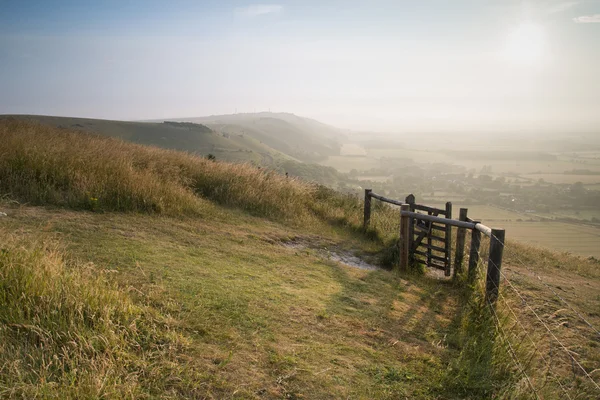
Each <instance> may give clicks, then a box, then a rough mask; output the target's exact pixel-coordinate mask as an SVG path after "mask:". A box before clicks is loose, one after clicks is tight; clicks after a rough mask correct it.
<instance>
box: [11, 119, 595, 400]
mask: <svg viewBox="0 0 600 400" xmlns="http://www.w3.org/2000/svg"><path fill="white" fill-rule="evenodd" d="M0 137H1V138H2V140H3V143H5V144H6V145H5V146H3V147H2V148H1V149H0V176H1V177H2V178H1V179H2V180H0V194H2V198H3V199H4V200H0V209H1V210H2V211H3V212H6V213H7V214H8V216H5V217H0V237H2V238H3V242H2V244H1V250H0V306H1V307H0V350H1V351H0V397H3V398H73V399H75V398H136V399H138V398H141V399H144V398H148V399H150V398H165V399H168V398H199V399H200V398H202V399H204V398H242V399H255V398H272V399H277V398H359V399H363V398H364V399H370V398H383V399H385V398H389V399H396V398H421V399H430V398H477V399H479V398H499V397H502V398H511V397H512V398H527V396H528V395H529V394H528V392H527V388H526V387H524V386H523V379H522V377H521V376H520V375H519V373H518V371H517V370H515V368H514V367H512V366H511V364H510V361H511V360H510V358H509V355H508V354H507V352H506V349H505V348H503V347H502V346H501V345H500V344H499V343H498V341H497V338H498V336H497V331H495V330H494V329H492V328H493V327H494V325H493V324H491V323H489V318H490V315H489V313H488V314H486V310H487V308H486V307H485V306H482V302H481V296H480V293H481V290H480V288H477V287H475V288H471V289H469V290H467V289H465V287H464V283H461V282H460V281H457V282H452V281H444V280H437V279H432V278H431V277H429V276H427V275H419V274H416V273H402V274H399V273H398V272H397V271H390V270H385V269H377V270H360V269H356V268H352V267H350V266H347V265H344V264H340V263H337V262H334V261H332V260H331V259H330V257H329V256H328V254H329V252H331V251H334V252H336V253H342V254H359V255H361V256H363V257H369V256H371V258H375V256H376V255H380V254H382V250H384V249H385V248H386V246H389V245H391V244H393V243H394V241H395V239H396V237H395V235H396V233H395V228H394V226H395V224H396V222H395V221H396V220H397V219H396V218H397V210H396V209H395V208H392V207H388V206H384V205H381V204H379V205H377V202H375V203H374V205H373V213H372V229H371V230H370V231H369V232H367V235H365V234H364V233H363V232H361V227H360V224H361V222H362V205H361V202H360V201H359V200H358V199H357V198H355V197H352V196H346V195H342V194H339V193H337V192H335V191H333V190H331V189H327V188H325V187H322V186H317V185H314V184H310V183H306V182H302V181H298V180H294V179H287V178H285V177H283V176H280V175H277V174H275V173H272V172H267V171H264V170H260V169H258V168H255V167H251V166H248V165H232V164H226V163H221V162H212V161H208V160H205V159H202V158H199V157H194V156H190V155H187V154H183V153H177V152H173V151H167V150H160V149H155V148H147V147H143V146H138V145H133V144H127V143H124V142H122V141H119V140H116V139H107V138H98V137H94V136H87V135H83V134H78V133H70V132H66V131H63V130H56V129H51V128H45V127H42V126H39V125H32V124H27V123H23V122H15V121H5V122H3V123H2V125H0ZM32 143H35V146H34V145H32ZM107 160H109V161H107ZM117 178H118V179H117ZM91 198H94V199H97V200H94V201H93V202H91V200H90V199H91ZM11 199H12V200H11ZM38 205H39V206H38ZM40 206H42V207H40ZM484 247H485V246H484ZM389 248H390V249H393V247H391V246H390V247H389ZM508 248H509V249H510V250H507V256H506V267H505V271H507V273H509V274H511V276H513V277H514V280H515V282H516V284H517V285H518V287H519V288H520V289H521V290H523V291H524V293H526V294H527V295H528V296H530V297H531V298H532V300H531V301H532V302H534V303H535V304H536V307H541V308H542V309H544V310H547V312H545V313H544V318H547V319H548V320H549V321H550V320H551V319H552V318H554V317H553V316H552V315H553V314H555V312H556V311H557V309H556V308H553V307H549V306H548V305H546V303H547V302H549V301H550V300H549V299H548V297H547V296H545V295H539V294H538V293H541V292H539V288H538V287H537V286H539V284H537V282H536V280H535V279H531V278H530V277H528V276H527V275H525V274H524V273H521V269H520V268H521V267H520V264H518V262H519V261H521V262H525V263H527V264H530V265H532V267H533V268H536V269H537V270H539V271H542V272H544V273H548V275H549V278H548V279H549V282H551V283H552V284H554V285H557V286H561V287H563V286H565V285H568V284H569V283H567V282H568V281H569V279H571V280H573V282H577V285H578V286H581V287H582V288H583V289H580V290H578V291H570V292H569V293H568V294H565V296H566V297H567V298H568V300H569V301H570V302H572V303H573V304H574V305H575V306H576V307H578V309H581V310H584V311H585V312H586V315H588V318H590V320H591V321H592V322H593V323H594V324H596V325H598V323H599V322H600V321H599V320H598V319H599V318H600V316H599V315H598V314H597V309H598V307H599V306H600V303H599V302H600V298H599V297H598V296H597V293H598V290H600V287H599V286H598V285H599V283H598V282H599V281H600V279H599V278H600V277H599V276H598V272H597V271H598V269H597V265H596V264H595V261H594V260H583V259H575V258H573V257H570V256H568V255H556V254H555V253H552V252H540V251H538V250H535V249H528V248H524V247H522V246H518V245H513V244H510V245H509V247H508ZM393 258H394V255H393V254H388V255H387V259H388V260H393ZM517 273H521V275H518V274H517ZM515 276H516V277H515ZM586 279H587V281H586ZM587 283H589V286H587V285H586V284H587ZM536 296H537V297H536ZM510 301H512V302H513V303H512V304H513V305H514V306H515V308H517V311H518V314H517V315H518V316H520V318H523V319H524V320H525V321H527V322H528V323H529V324H531V326H533V324H534V323H535V321H533V320H532V318H531V316H528V315H527V313H526V311H527V310H525V309H523V307H522V306H520V307H519V304H518V303H515V302H514V298H513V299H512V300H510ZM509 304H511V303H509ZM551 304H552V306H554V304H553V303H551ZM544 307H545V308H544ZM594 310H596V314H593V313H594ZM499 312H500V316H501V317H502V319H503V323H502V326H503V327H505V328H506V329H507V332H508V333H509V334H508V338H509V340H512V341H513V342H514V343H515V344H518V343H520V337H519V336H518V335H516V334H515V333H514V332H516V331H514V327H513V325H514V324H513V323H511V322H510V319H509V318H507V317H506V316H507V315H508V312H507V310H505V309H503V308H499ZM570 323H571V324H572V326H573V328H572V329H573V331H567V332H561V337H564V340H565V341H567V340H570V342H569V346H570V347H571V348H572V349H573V351H576V352H577V353H578V354H579V355H580V357H581V359H582V362H584V363H585V366H586V368H590V370H591V368H592V367H593V365H594V364H595V363H597V362H598V361H600V360H599V358H598V352H597V343H596V342H595V341H594V339H593V338H592V337H589V339H588V340H587V341H584V342H582V341H580V340H576V336H577V335H576V334H584V335H586V333H585V331H584V330H583V329H584V327H583V326H581V325H580V324H577V323H576V321H575V320H570ZM555 325H556V322H555ZM560 327H561V328H560V329H563V327H564V324H563V325H560ZM563 333H564V335H563ZM518 351H519V354H522V355H527V354H529V353H528V349H527V348H526V347H519V350H518ZM561 361H564V360H561ZM535 365H538V364H535V363H532V364H530V365H528V373H530V374H532V376H534V377H535V378H534V379H535V383H536V384H537V385H541V383H542V382H543V376H542V375H535V374H534V372H535V369H534V368H533V367H534V366H535ZM554 371H555V372H556V374H558V375H559V376H560V377H561V379H563V380H564V381H565V384H568V385H569V386H568V388H569V390H570V391H571V393H572V394H574V395H579V396H580V397H581V396H584V395H588V394H590V393H592V394H593V393H594V392H593V391H590V388H589V387H587V386H585V383H584V382H580V381H581V379H580V378H581V377H575V378H572V377H571V376H570V375H569V371H568V370H566V369H565V368H563V367H562V366H561V367H560V368H556V369H555V370H554ZM551 389H553V387H552V386H551V385H548V386H547V388H546V389H544V390H546V392H544V393H547V395H546V397H545V398H556V397H553V395H554V394H555V392H553V391H552V390H551ZM554 389H555V388H554Z"/></svg>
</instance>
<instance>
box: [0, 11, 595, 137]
mask: <svg viewBox="0 0 600 400" xmlns="http://www.w3.org/2000/svg"><path fill="white" fill-rule="evenodd" d="M274 1H275V2H272V3H270V2H268V1H267V2H253V1H252V0H250V1H226V0H223V1H217V0H215V1H212V0H209V1H192V0H170V1H157V0H104V1H94V2H88V1H78V0H57V1H52V0H45V1H32V0H31V1H28V0H0V114H44V115H61V116H76V117H88V118H105V119H124V120H145V119H168V118H175V117H198V116H205V115H216V114H230V113H235V112H254V111H257V112H258V111H268V110H270V111H273V112H291V113H295V114H297V115H302V116H307V117H312V118H316V119H319V120H321V121H323V122H326V123H329V124H332V125H335V126H339V127H341V128H346V129H355V130H369V129H373V130H378V131H390V132H397V131H435V130H440V131H445V130H449V131H456V130H465V131H481V132H484V131H491V130H494V131H498V130H511V131H517V132H519V131H524V132H525V131H527V132H529V131H536V132H544V131H548V132H551V131H555V130H567V131H579V130H584V131H594V130H595V131H598V132H599V133H600V75H599V74H600V72H599V71H600V0H581V1H560V0H558V1H556V0H536V1H533V0H532V1H516V0H498V1H494V0H453V1H448V0H418V1H417V0H410V1H408V0H407V1H404V0H385V1H384V0H381V1H379V0H371V1H356V0H345V1H337V0H332V1H327V0H318V1H313V0H304V1H277V0H274Z"/></svg>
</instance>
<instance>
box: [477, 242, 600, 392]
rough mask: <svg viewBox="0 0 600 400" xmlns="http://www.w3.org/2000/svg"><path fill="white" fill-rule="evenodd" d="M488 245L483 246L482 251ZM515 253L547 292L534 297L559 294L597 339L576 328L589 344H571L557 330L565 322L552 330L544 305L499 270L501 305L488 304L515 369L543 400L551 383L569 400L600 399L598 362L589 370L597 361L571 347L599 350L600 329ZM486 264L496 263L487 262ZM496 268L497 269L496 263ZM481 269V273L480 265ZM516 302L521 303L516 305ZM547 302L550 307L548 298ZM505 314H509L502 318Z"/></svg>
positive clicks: (567, 307)
mask: <svg viewBox="0 0 600 400" xmlns="http://www.w3.org/2000/svg"><path fill="white" fill-rule="evenodd" d="M496 239H497V238H496ZM501 242H502V241H501ZM502 245H503V246H504V248H506V247H507V245H506V243H502ZM486 247H487V246H483V248H484V249H485V248H486ZM481 253H483V251H480V254H479V256H480V257H479V259H480V260H485V259H486V257H485V255H484V254H481ZM513 254H514V256H513V257H512V258H513V259H514V260H515V261H516V263H517V264H518V265H519V266H521V267H523V268H525V269H526V270H527V271H529V273H530V274H531V276H532V277H533V278H534V279H535V280H536V281H538V282H539V283H540V284H541V285H542V287H541V289H543V290H540V293H537V294H536V296H535V298H537V299H539V300H544V299H546V298H548V297H550V298H556V299H557V300H558V302H559V303H560V304H561V305H564V306H565V307H566V309H564V310H569V311H570V312H571V315H572V316H573V317H574V318H576V319H578V320H579V321H581V322H582V323H583V324H584V325H585V326H587V327H588V328H589V329H590V330H591V333H592V334H593V337H592V339H595V341H594V340H592V341H591V342H590V341H589V340H590V338H589V337H587V336H585V335H584V334H581V333H579V332H578V333H579V336H581V337H582V338H583V339H585V340H588V342H587V343H586V342H585V340H584V342H580V343H578V344H577V343H575V344H569V343H567V342H566V340H565V338H564V337H561V336H562V335H561V333H562V332H560V331H558V330H557V329H556V328H557V326H558V327H562V326H563V325H562V324H558V325H557V326H555V327H554V329H553V328H552V327H551V325H552V323H551V322H549V321H547V320H545V318H544V316H545V315H544V314H542V312H541V311H540V310H541V309H542V306H540V305H539V304H535V302H534V298H533V297H532V296H528V295H527V294H525V293H523V290H519V289H518V288H517V286H519V285H518V284H517V283H515V282H513V281H512V280H511V279H510V278H509V277H508V276H507V275H506V273H505V272H504V271H502V270H500V275H501V278H502V283H503V284H502V285H501V286H503V289H502V290H500V288H499V287H496V288H497V289H498V294H499V297H498V301H497V304H496V305H495V306H494V305H492V304H491V303H490V304H489V306H490V309H491V310H492V315H493V319H494V321H495V324H496V329H497V332H498V336H499V337H500V339H501V343H502V345H503V346H504V347H505V349H506V352H507V353H508V354H509V355H510V357H511V359H512V361H513V363H514V365H515V367H516V369H517V373H518V374H519V375H520V376H522V377H523V379H524V380H525V381H526V382H527V387H528V388H529V391H530V395H531V396H532V397H533V398H536V399H539V398H543V396H542V397H540V392H541V391H543V392H546V393H553V390H552V389H553V388H552V386H549V384H548V382H549V381H550V382H553V383H555V384H556V386H555V387H556V389H557V390H560V393H562V394H563V395H564V397H565V398H567V399H576V398H600V385H599V384H598V382H597V381H596V380H595V379H594V378H593V376H592V375H593V374H594V373H597V372H600V369H599V368H600V365H596V366H595V367H596V368H595V369H594V368H593V366H592V368H590V367H588V368H585V367H584V365H587V364H592V363H593V362H594V360H591V361H590V360H587V362H586V361H584V359H583V356H582V355H581V354H580V353H582V352H577V351H575V350H573V348H574V347H576V348H581V347H582V346H583V345H584V344H587V345H588V346H592V349H594V348H596V347H595V345H593V343H597V342H598V338H599V337H600V333H599V331H598V329H597V328H596V327H595V326H594V324H592V323H591V322H590V321H589V320H588V319H587V318H585V316H584V315H583V314H582V312H581V311H579V310H577V308H576V307H574V306H573V305H572V304H571V303H570V302H569V301H567V299H565V297H564V296H561V295H560V294H559V293H558V292H556V290H555V289H554V288H552V286H551V285H550V284H548V283H547V282H545V281H544V280H543V279H542V277H541V276H540V275H539V274H537V273H536V272H535V271H534V270H533V268H532V267H531V266H529V265H527V264H526V263H525V262H523V260H521V259H520V257H518V256H517V254H518V253H517V252H513ZM488 262H492V261H491V260H488ZM492 264H493V262H492ZM493 266H494V267H496V268H498V266H497V265H493ZM479 270H480V271H481V268H479ZM515 300H517V302H518V303H520V304H518V305H517V304H515ZM511 303H512V304H511ZM543 306H544V307H546V308H548V307H549V305H548V303H547V302H545V303H544V304H543ZM536 309H537V310H536ZM558 311H562V310H555V313H553V314H556V312H558ZM504 312H506V316H505V317H504V318H503V316H502V314H503V313H504ZM541 314H542V315H541ZM550 315H552V314H550ZM573 329H574V328H573ZM544 340H547V341H548V346H547V348H542V344H543V343H544ZM557 350H558V351H557ZM536 367H537V368H536ZM540 367H542V368H540ZM569 369H570V372H569V371H568V370H569ZM588 369H589V370H588ZM553 397H555V396H553Z"/></svg>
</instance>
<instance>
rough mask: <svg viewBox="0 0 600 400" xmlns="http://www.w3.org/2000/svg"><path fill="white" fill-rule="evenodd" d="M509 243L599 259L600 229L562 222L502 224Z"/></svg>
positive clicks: (511, 222) (512, 222)
mask: <svg viewBox="0 0 600 400" xmlns="http://www.w3.org/2000/svg"><path fill="white" fill-rule="evenodd" d="M502 227H503V228H504V229H506V237H507V239H508V240H509V241H514V242H522V243H529V244H532V245H536V246H540V247H545V248H547V249H551V250H555V251H563V252H569V253H572V254H576V255H580V256H584V257H589V256H594V257H596V258H600V246H599V244H600V229H599V228H595V227H591V226H585V225H576V224H567V223H562V222H515V221H510V222H504V223H502Z"/></svg>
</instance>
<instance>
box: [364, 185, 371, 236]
mask: <svg viewBox="0 0 600 400" xmlns="http://www.w3.org/2000/svg"><path fill="white" fill-rule="evenodd" d="M371 192H372V190H371V189H365V219H364V222H363V230H364V231H365V232H366V231H367V229H369V223H370V222H371Z"/></svg>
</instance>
